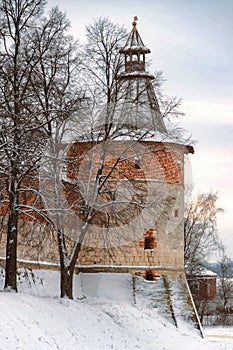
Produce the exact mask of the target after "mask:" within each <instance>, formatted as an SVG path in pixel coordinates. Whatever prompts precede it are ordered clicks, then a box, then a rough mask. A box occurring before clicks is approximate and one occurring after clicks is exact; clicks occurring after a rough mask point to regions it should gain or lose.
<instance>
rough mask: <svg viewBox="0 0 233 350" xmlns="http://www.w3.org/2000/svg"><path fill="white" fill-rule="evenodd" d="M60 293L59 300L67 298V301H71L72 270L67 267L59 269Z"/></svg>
mask: <svg viewBox="0 0 233 350" xmlns="http://www.w3.org/2000/svg"><path fill="white" fill-rule="evenodd" d="M60 269H61V270H60V276H61V280H60V291H61V298H65V297H68V298H69V299H73V275H74V269H71V268H70V267H69V266H68V267H65V266H61V268H60Z"/></svg>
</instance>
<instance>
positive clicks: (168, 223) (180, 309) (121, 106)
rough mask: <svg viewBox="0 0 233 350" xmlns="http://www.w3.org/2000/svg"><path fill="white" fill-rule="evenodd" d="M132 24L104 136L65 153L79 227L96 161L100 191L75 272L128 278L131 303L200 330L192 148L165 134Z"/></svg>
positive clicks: (101, 122) (102, 124)
mask: <svg viewBox="0 0 233 350" xmlns="http://www.w3.org/2000/svg"><path fill="white" fill-rule="evenodd" d="M136 20H137V18H136V17H135V18H134V21H133V28H132V31H131V33H130V34H129V37H128V39H127V41H126V44H125V46H124V47H123V48H122V49H121V50H120V53H121V54H122V55H124V58H125V63H124V71H123V72H122V73H121V74H120V75H119V76H118V86H119V88H118V91H117V97H116V98H115V101H114V102H113V103H112V104H111V105H108V106H107V107H105V108H103V110H102V112H101V114H100V116H99V118H98V120H97V123H96V125H97V130H98V132H99V134H98V135H101V132H102V131H105V134H104V135H105V137H104V138H103V139H102V140H101V137H99V138H98V140H95V142H94V143H93V142H90V141H86V142H78V143H75V144H74V145H73V146H72V147H71V149H70V151H69V152H70V155H72V154H74V153H76V154H78V155H79V157H78V158H79V161H78V163H77V164H76V165H75V167H76V169H78V170H79V171H78V174H79V175H78V176H79V181H80V183H81V185H80V186H81V187H82V188H83V190H82V193H85V196H86V197H85V198H82V201H83V208H84V209H83V211H81V209H80V208H79V209H77V213H78V216H79V217H80V219H81V220H83V221H84V222H85V220H86V221H87V218H86V217H85V207H86V206H87V205H88V206H89V207H90V205H93V204H92V203H93V193H92V195H91V198H90V192H88V191H89V189H90V187H91V183H92V182H94V180H93V179H94V177H95V178H96V174H97V173H98V172H99V173H100V164H101V176H100V177H99V180H98V181H99V182H98V185H99V184H101V185H100V188H101V191H99V192H98V194H99V198H98V200H97V201H96V202H95V205H93V208H94V209H93V210H95V214H94V215H93V216H92V221H91V225H90V227H89V229H88V231H87V233H86V235H85V238H84V241H83V246H82V249H81V251H80V254H79V258H78V270H79V272H81V273H95V272H118V273H130V274H132V276H133V284H134V291H135V300H136V302H137V298H138V296H140V294H144V295H145V293H147V296H148V299H149V300H150V302H151V303H152V304H153V306H154V307H156V308H158V309H160V310H161V312H162V313H164V314H165V315H168V317H170V318H171V319H172V320H173V321H174V323H175V325H178V323H179V319H181V318H184V317H185V318H186V319H189V320H192V321H194V323H195V324H196V325H197V326H198V327H199V321H198V317H197V315H196V312H195V307H194V305H193V302H192V298H191V295H190V292H189V289H188V285H187V282H186V277H185V271H184V227H183V211H184V209H183V206H184V155H185V154H187V153H193V148H192V147H191V146H187V145H184V144H182V143H181V142H178V143H177V141H176V142H174V141H173V139H172V135H171V134H170V133H168V131H167V129H166V126H165V123H164V121H163V119H162V116H161V112H160V108H159V104H158V101H157V98H156V95H155V91H154V89H153V86H152V80H153V78H154V77H153V76H152V75H151V74H149V73H148V72H146V68H145V56H146V54H148V53H150V50H149V49H148V48H147V47H146V46H145V45H144V43H143V41H142V39H141V37H140V35H139V32H138V30H137V26H136ZM106 130H107V136H108V137H106ZM109 135H110V136H109ZM103 154H104V158H101V157H102V155H103ZM91 163H92V174H91V175H90V164H91ZM71 173H72V172H71ZM93 174H94V175H93ZM71 177H72V175H71ZM87 179H88V180H87ZM90 179H91V180H90ZM92 180H93V181H92ZM93 186H94V185H93ZM88 193H89V194H88ZM95 199H96V198H95ZM79 200H80V198H79ZM97 207H98V208H97ZM93 212H94V211H93ZM89 223H90V221H89ZM145 291H146V292H145Z"/></svg>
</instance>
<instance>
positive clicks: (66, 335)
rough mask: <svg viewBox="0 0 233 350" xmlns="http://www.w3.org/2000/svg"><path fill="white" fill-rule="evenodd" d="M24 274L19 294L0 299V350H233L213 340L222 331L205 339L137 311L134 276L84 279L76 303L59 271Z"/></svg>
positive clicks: (143, 308) (153, 313)
mask: <svg viewBox="0 0 233 350" xmlns="http://www.w3.org/2000/svg"><path fill="white" fill-rule="evenodd" d="M20 272H21V273H20V275H19V277H20V278H19V281H18V283H19V284H18V285H19V293H14V294H13V293H4V292H1V293H0V310H1V321H0V322H1V327H0V350H5V349H8V350H16V349H18V350H31V349H33V350H37V349H39V350H40V349H41V350H47V349H49V350H53V349H62V350H66V349H67V350H69V349H77V350H79V349H82V350H99V349H101V350H105V349H106V350H109V349H115V350H123V349H132V350H133V349H142V350H152V349H154V350H177V349H179V348H184V349H186V348H187V344H188V349H189V350H203V349H205V350H232V349H233V340H232V339H227V338H226V339H223V338H220V339H217V338H216V337H214V336H213V334H215V336H216V333H219V332H221V330H222V329H220V330H215V331H214V330H208V334H210V335H211V334H212V337H211V338H210V339H209V338H205V339H202V338H201V337H200V336H199V335H198V333H197V331H195V330H193V329H191V327H190V325H188V324H187V325H186V324H184V325H183V326H182V328H180V329H177V328H176V327H175V326H174V325H172V323H171V322H169V321H168V320H166V319H164V318H163V317H161V316H160V315H159V314H158V311H157V310H156V309H153V308H149V307H148V306H147V305H146V303H145V305H143V303H140V304H138V305H135V304H134V299H133V291H132V276H131V275H130V274H117V273H115V274H114V273H113V274H112V273H111V274H103V273H101V274H94V275H90V274H80V275H79V276H75V286H76V288H75V292H74V300H68V299H65V300H62V299H60V298H59V296H58V295H59V272H58V271H46V270H33V271H30V270H24V269H22V270H21V271H20ZM3 274H4V272H3V270H0V287H3ZM231 331H232V329H231ZM224 332H225V333H224ZM224 332H223V333H221V334H222V335H224V336H225V335H226V334H227V333H226V332H227V329H226V328H225V329H224Z"/></svg>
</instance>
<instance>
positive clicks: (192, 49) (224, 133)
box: [48, 0, 233, 258]
mask: <svg viewBox="0 0 233 350" xmlns="http://www.w3.org/2000/svg"><path fill="white" fill-rule="evenodd" d="M48 5H49V6H55V5H58V6H59V8H60V9H61V10H64V11H65V12H66V13H67V17H68V18H69V19H70V21H71V25H72V29H71V32H72V34H73V36H74V37H75V39H79V41H80V42H81V43H83V42H84V41H85V25H87V24H90V23H92V20H93V19H96V18H98V17H108V18H109V19H110V20H111V21H113V22H115V23H119V24H120V25H122V24H123V25H125V27H126V28H127V29H128V31H129V32H130V30H131V27H132V25H131V23H132V20H133V17H134V16H135V15H136V16H138V25H137V28H138V31H139V33H140V35H141V37H142V40H143V41H144V44H145V45H146V46H147V47H149V48H150V49H151V54H150V55H148V56H149V57H148V58H149V59H150V60H151V61H152V65H151V68H150V70H151V73H153V72H154V71H155V70H163V71H164V76H165V78H166V79H167V82H166V83H165V84H164V93H165V94H166V95H168V96H177V97H179V98H182V100H183V103H182V107H181V109H182V111H183V112H184V113H185V117H184V118H183V120H182V125H183V126H184V127H185V128H186V129H187V130H188V131H190V132H191V133H192V137H193V139H195V140H197V141H198V143H197V145H196V146H195V154H194V155H190V161H191V164H192V174H193V180H192V181H193V183H194V185H195V191H196V192H203V191H207V192H208V191H210V190H212V191H214V192H215V191H218V193H219V206H221V207H222V208H223V209H225V214H224V215H222V216H221V217H219V220H218V229H219V233H220V237H221V238H222V240H223V241H224V243H225V245H226V246H227V249H228V250H227V252H228V254H229V255H231V257H232V258H233V218H232V217H233V176H232V174H233V0H221V1H219V0H143V1H142V0H108V1H106V0H86V1H83V0H66V1H64V0H48Z"/></svg>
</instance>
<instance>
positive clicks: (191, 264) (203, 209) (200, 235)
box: [184, 192, 223, 275]
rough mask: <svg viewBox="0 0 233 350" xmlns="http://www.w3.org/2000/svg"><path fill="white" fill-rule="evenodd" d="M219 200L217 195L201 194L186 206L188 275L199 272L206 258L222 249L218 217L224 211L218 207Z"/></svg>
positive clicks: (185, 240)
mask: <svg viewBox="0 0 233 350" xmlns="http://www.w3.org/2000/svg"><path fill="white" fill-rule="evenodd" d="M217 200H218V194H217V193H211V192H210V193H201V194H199V195H198V196H197V198H195V199H193V200H191V202H189V203H187V204H186V209H185V220H184V243H185V245H184V259H185V267H186V271H187V274H188V275H192V274H193V273H195V272H198V271H199V270H200V268H201V265H202V263H203V262H205V260H206V258H207V257H208V256H210V255H211V254H212V253H214V252H217V251H218V249H219V247H220V241H219V237H218V231H217V215H218V214H219V213H222V212H223V209H222V208H219V207H218V205H217Z"/></svg>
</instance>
